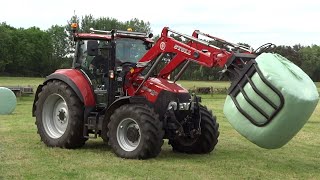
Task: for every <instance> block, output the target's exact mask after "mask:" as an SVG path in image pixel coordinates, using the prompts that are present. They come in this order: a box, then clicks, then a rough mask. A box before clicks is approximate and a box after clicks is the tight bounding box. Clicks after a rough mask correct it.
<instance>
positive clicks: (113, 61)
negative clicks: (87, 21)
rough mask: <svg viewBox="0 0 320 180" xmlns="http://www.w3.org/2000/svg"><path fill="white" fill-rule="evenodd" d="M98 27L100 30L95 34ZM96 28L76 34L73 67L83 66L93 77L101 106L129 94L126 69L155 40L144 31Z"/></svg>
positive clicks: (97, 98) (132, 64)
mask: <svg viewBox="0 0 320 180" xmlns="http://www.w3.org/2000/svg"><path fill="white" fill-rule="evenodd" d="M97 31H98V33H99V34H93V33H94V32H97ZM92 32H93V33H90V34H88V33H75V34H74V39H75V42H76V48H75V56H74V61H73V67H74V68H76V69H80V70H81V71H82V72H83V73H84V74H85V75H86V77H87V78H88V80H89V81H90V83H91V85H92V88H93V90H94V93H95V99H96V102H97V107H98V108H106V107H107V106H109V105H110V104H111V103H112V102H113V101H114V100H115V99H116V98H118V97H121V96H123V95H124V94H125V93H124V92H123V89H122V87H123V83H122V82H123V79H124V78H125V75H126V73H127V72H129V70H130V68H131V67H134V66H135V65H136V63H137V62H138V61H139V60H140V59H141V57H143V56H144V55H145V53H146V52H147V51H148V50H149V49H150V48H151V47H152V44H153V41H152V40H151V39H149V37H147V36H146V34H144V33H137V32H130V31H115V32H117V33H115V35H112V33H111V31H103V32H100V30H92ZM142 34H144V35H143V36H142ZM111 83H112V85H111ZM108 92H110V93H108Z"/></svg>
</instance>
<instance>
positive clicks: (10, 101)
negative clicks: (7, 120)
mask: <svg viewBox="0 0 320 180" xmlns="http://www.w3.org/2000/svg"><path fill="white" fill-rule="evenodd" d="M16 106H17V99H16V96H15V95H14V93H13V92H12V91H11V90H10V89H8V88H5V87H0V114H1V115H6V114H11V113H12V112H13V111H14V110H15V108H16Z"/></svg>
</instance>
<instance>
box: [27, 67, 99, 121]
mask: <svg viewBox="0 0 320 180" xmlns="http://www.w3.org/2000/svg"><path fill="white" fill-rule="evenodd" d="M51 80H60V81H62V82H64V83H66V84H68V86H69V87H71V89H72V90H73V91H74V92H75V93H76V94H77V96H78V97H79V99H80V100H81V102H82V103H83V104H84V106H85V107H93V106H95V105H96V101H95V98H94V93H93V89H92V86H91V84H90V81H89V80H88V79H87V77H86V75H85V74H83V73H82V72H81V71H79V70H77V69H61V70H57V71H56V72H54V73H52V74H50V75H49V76H47V78H46V80H45V82H44V83H43V85H39V86H38V88H37V92H36V95H35V99H34V102H33V108H32V116H35V111H36V106H35V103H36V102H37V100H38V94H39V93H40V92H41V91H42V87H43V86H44V85H45V84H47V83H48V81H51Z"/></svg>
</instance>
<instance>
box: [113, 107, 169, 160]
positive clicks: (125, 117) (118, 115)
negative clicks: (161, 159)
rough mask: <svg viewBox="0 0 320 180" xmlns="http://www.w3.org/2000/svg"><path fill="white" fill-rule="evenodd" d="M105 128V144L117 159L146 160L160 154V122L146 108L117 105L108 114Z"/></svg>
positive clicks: (155, 115)
mask: <svg viewBox="0 0 320 180" xmlns="http://www.w3.org/2000/svg"><path fill="white" fill-rule="evenodd" d="M108 129H109V131H108V137H109V142H108V143H109V145H110V146H111V147H112V149H113V151H114V152H115V153H116V154H117V155H118V156H120V157H123V158H129V159H147V158H153V157H156V156H157V155H158V154H159V153H160V151H161V146H162V144H163V139H162V138H163V136H164V130H163V127H162V122H161V121H160V120H159V116H158V115H157V114H156V113H155V112H154V110H153V109H152V108H150V107H148V106H147V105H141V104H126V105H122V106H120V107H119V108H118V109H116V110H115V112H114V113H113V114H112V115H111V117H110V122H109V124H108Z"/></svg>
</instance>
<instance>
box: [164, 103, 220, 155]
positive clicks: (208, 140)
mask: <svg viewBox="0 0 320 180" xmlns="http://www.w3.org/2000/svg"><path fill="white" fill-rule="evenodd" d="M200 114H201V124H200V127H201V135H199V136H198V137H194V138H190V137H179V136H177V137H176V138H174V139H170V140H169V144H171V146H172V149H173V151H175V152H182V153H190V154H205V153H210V152H211V151H212V150H213V149H214V147H215V145H216V144H217V143H218V137H219V124H218V123H217V122H216V118H215V116H213V115H212V113H211V112H209V111H208V109H207V107H205V106H200Z"/></svg>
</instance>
